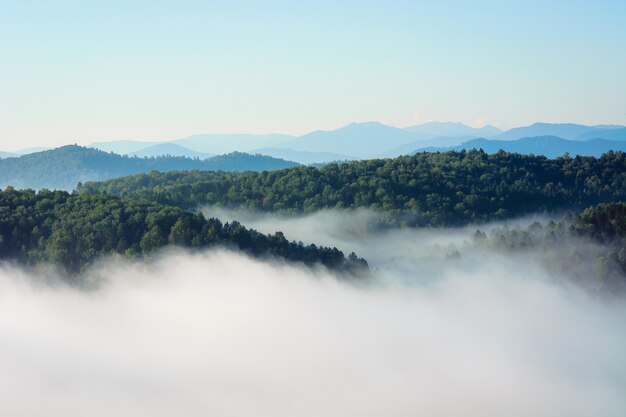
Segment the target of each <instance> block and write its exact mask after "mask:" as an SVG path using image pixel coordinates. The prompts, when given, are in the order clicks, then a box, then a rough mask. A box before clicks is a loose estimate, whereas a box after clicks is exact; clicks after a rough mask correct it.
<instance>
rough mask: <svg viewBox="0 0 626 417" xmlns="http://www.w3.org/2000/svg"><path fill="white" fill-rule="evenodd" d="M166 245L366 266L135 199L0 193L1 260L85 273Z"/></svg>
mask: <svg viewBox="0 0 626 417" xmlns="http://www.w3.org/2000/svg"><path fill="white" fill-rule="evenodd" d="M166 244H172V245H178V246H183V247H190V248H200V247H207V246H211V245H221V246H226V247H232V248H234V249H239V250H242V251H243V252H245V253H248V254H251V255H253V256H277V257H281V258H284V259H287V260H290V261H298V262H304V263H306V264H308V265H312V264H315V263H321V264H323V265H325V266H327V267H329V268H332V269H338V270H343V271H347V272H358V271H361V270H364V269H367V263H366V262H365V261H364V260H362V259H359V258H357V257H356V256H353V255H351V256H350V257H349V258H347V259H346V257H345V256H344V254H343V253H342V252H341V251H339V250H338V249H336V248H326V247H317V246H315V245H310V246H304V245H302V244H297V243H295V242H289V241H288V240H287V239H286V238H285V237H284V236H283V234H282V233H280V232H277V233H275V234H273V235H264V234H261V233H259V232H257V231H255V230H251V229H246V228H245V227H243V226H242V225H241V224H239V223H237V222H232V223H226V224H222V223H221V222H220V221H219V220H218V219H213V218H212V219H205V218H204V217H203V216H202V214H193V213H189V212H186V211H184V210H182V209H180V208H177V207H171V206H165V205H160V204H158V203H154V202H147V201H138V200H136V199H132V198H124V199H121V198H118V197H113V196H107V195H93V196H92V195H86V194H82V195H78V194H68V193H67V192H64V191H48V190H42V191H40V192H39V193H35V192H34V191H32V190H22V191H17V190H15V189H13V188H7V189H6V190H5V191H0V258H2V259H15V260H18V261H21V262H26V263H35V262H39V261H47V262H52V263H55V264H59V265H62V266H64V267H66V268H67V269H68V270H69V271H74V272H76V271H80V270H81V269H82V268H84V267H85V266H87V265H89V264H91V263H92V262H93V261H94V260H95V259H97V258H98V257H100V256H102V255H111V254H122V255H127V256H131V257H133V256H139V255H143V254H148V253H150V252H152V251H154V250H156V249H159V248H161V247H163V246H164V245H166Z"/></svg>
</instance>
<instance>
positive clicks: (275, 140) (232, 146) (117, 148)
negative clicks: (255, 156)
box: [89, 134, 294, 155]
mask: <svg viewBox="0 0 626 417" xmlns="http://www.w3.org/2000/svg"><path fill="white" fill-rule="evenodd" d="M293 138H294V137H293V136H289V135H281V134H268V135H253V134H201V135H193V136H187V137H185V138H182V139H175V140H170V141H165V142H142V141H136V140H122V141H111V142H95V143H92V144H91V145H89V146H90V147H92V148H96V149H100V150H103V151H106V152H115V153H119V154H122V155H125V154H132V153H135V152H139V151H141V150H143V149H145V148H146V147H150V146H154V145H158V144H174V145H178V146H182V147H184V148H186V149H189V150H191V151H195V152H199V153H202V154H211V155H216V154H224V153H228V152H235V151H238V152H249V151H252V150H253V149H256V148H264V147H273V146H276V145H279V144H281V143H284V142H286V141H289V140H291V139H293Z"/></svg>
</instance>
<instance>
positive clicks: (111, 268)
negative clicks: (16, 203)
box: [0, 212, 626, 417]
mask: <svg viewBox="0 0 626 417" xmlns="http://www.w3.org/2000/svg"><path fill="white" fill-rule="evenodd" d="M207 214H209V215H210V214H211V213H207ZM219 214H220V216H222V217H224V218H229V216H230V218H237V219H240V220H242V223H244V224H246V225H248V226H251V227H254V228H257V229H258V230H261V231H263V232H274V231H276V230H282V231H283V232H285V235H286V236H287V237H288V238H291V239H293V238H295V239H297V240H303V241H305V242H306V243H308V242H315V243H316V244H324V245H332V246H337V247H338V248H340V249H342V250H343V251H344V252H349V251H352V250H354V251H356V252H357V254H358V255H360V256H363V257H365V258H366V259H367V260H368V261H369V262H370V265H371V266H372V269H373V273H372V276H371V277H369V278H364V279H363V280H361V281H359V280H356V281H355V280H354V279H352V280H350V279H344V278H342V277H338V276H335V274H333V273H332V272H329V271H327V270H324V269H322V268H320V269H311V268H305V267H302V266H299V265H294V264H286V263H284V262H280V261H271V260H259V259H252V258H249V257H247V256H245V255H242V254H240V253H236V252H232V251H227V250H223V249H212V250H207V251H204V252H194V253H190V252H185V251H182V250H181V251H179V250H169V251H165V252H162V253H161V254H160V255H159V256H158V257H155V258H154V259H152V260H148V261H142V262H137V261H136V262H128V261H123V260H106V261H105V260H103V261H102V262H101V263H100V264H98V265H97V266H94V267H93V268H91V270H90V271H88V272H86V273H85V274H86V275H85V277H84V278H85V280H87V281H89V282H93V283H97V285H93V286H90V287H89V288H82V287H77V286H72V285H67V284H65V283H64V281H63V279H62V277H58V279H56V278H55V276H54V273H53V272H50V271H43V270H39V269H26V268H20V267H17V266H13V265H9V264H4V265H3V266H2V267H1V268H0V414H1V415H7V416H63V417H72V416H85V415H89V416H111V415H123V416H151V417H159V416H181V415H184V416H206V415H217V416H251V415H254V416H273V417H276V416H285V417H288V416H315V417H317V416H415V415H424V416H434V417H435V416H477V417H479V416H480V417H490V416H493V417H496V416H497V417H499V416H513V417H515V416H520V417H521V416H551V417H555V416H590V415H594V416H623V415H626V395H624V393H626V356H625V352H626V332H624V323H625V322H626V306H625V305H624V303H623V302H622V301H620V300H605V299H602V298H600V297H594V296H592V295H589V294H588V293H587V292H585V291H583V290H581V289H579V288H577V287H576V286H575V285H571V284H569V281H568V280H567V279H565V278H566V277H563V278H564V279H562V280H559V279H555V277H554V274H553V273H549V272H548V271H546V269H545V267H544V265H543V264H542V263H541V262H539V260H538V258H537V256H536V254H534V253H532V252H525V253H520V254H514V255H513V254H506V253H497V252H494V251H490V250H488V249H486V248H478V247H476V248H474V249H472V251H471V252H470V254H469V255H468V256H466V255H465V254H464V255H463V256H461V257H460V258H459V257H450V256H448V255H449V253H450V252H451V251H454V250H455V248H456V247H458V246H459V245H461V244H462V243H463V241H464V239H467V238H468V234H467V233H466V231H463V230H455V231H436V230H430V231H424V230H421V231H420V230H394V231H378V232H377V231H372V230H370V228H368V226H367V225H368V224H370V223H371V222H372V220H373V218H372V216H374V214H372V213H369V212H356V213H351V214H338V213H333V212H323V213H318V214H315V215H312V216H306V217H300V218H289V219H286V218H280V217H272V216H253V215H251V214H249V213H248V214H244V213H241V212H239V213H225V212H221V213H219ZM244 217H247V218H244Z"/></svg>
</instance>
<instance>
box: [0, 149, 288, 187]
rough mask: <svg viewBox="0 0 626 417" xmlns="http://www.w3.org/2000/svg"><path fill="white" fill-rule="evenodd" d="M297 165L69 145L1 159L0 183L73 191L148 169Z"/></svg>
mask: <svg viewBox="0 0 626 417" xmlns="http://www.w3.org/2000/svg"><path fill="white" fill-rule="evenodd" d="M296 165H297V164H296V163H294V162H288V161H284V160H282V159H276V158H272V157H269V156H263V155H249V154H246V153H240V152H233V153H230V154H228V155H220V156H215V157H213V158H209V159H206V160H201V159H197V158H196V159H191V158H185V157H174V156H163V157H156V158H138V157H129V156H121V155H117V154H114V153H107V152H102V151H99V150H97V149H89V148H83V147H80V146H75V145H70V146H64V147H61V148H57V149H53V150H50V151H44V152H37V153H33V154H29V155H24V156H22V157H19V158H8V159H3V160H0V186H1V187H4V186H8V185H11V186H14V187H16V188H34V189H40V188H49V189H62V190H73V189H74V188H75V187H76V185H77V184H78V183H79V182H84V181H96V180H105V179H109V178H115V177H121V176H123V175H132V174H138V173H142V172H150V171H163V172H165V171H173V170H223V171H247V170H251V171H263V170H272V169H280V168H288V167H293V166H296Z"/></svg>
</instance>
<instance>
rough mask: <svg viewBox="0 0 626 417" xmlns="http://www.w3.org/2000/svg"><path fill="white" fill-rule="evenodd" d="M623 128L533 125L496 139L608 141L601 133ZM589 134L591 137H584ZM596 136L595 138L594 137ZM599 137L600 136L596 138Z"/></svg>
mask: <svg viewBox="0 0 626 417" xmlns="http://www.w3.org/2000/svg"><path fill="white" fill-rule="evenodd" d="M623 127H624V126H618V125H598V126H585V125H577V124H574V123H534V124H532V125H530V126H524V127H516V128H513V129H510V130H507V131H506V132H504V133H501V134H499V135H498V136H497V137H496V139H501V140H515V139H521V138H529V137H537V136H557V137H559V138H563V139H570V140H575V139H578V140H584V139H585V138H586V139H594V138H601V139H609V138H607V137H605V136H602V134H603V133H602V132H607V131H610V130H613V129H617V128H623ZM588 134H590V135H591V137H585V135H588ZM594 135H596V136H594ZM597 135H600V136H597Z"/></svg>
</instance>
